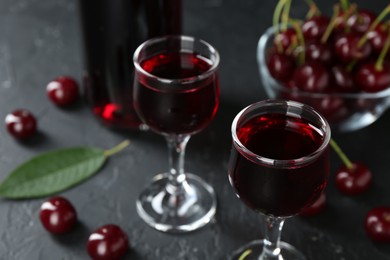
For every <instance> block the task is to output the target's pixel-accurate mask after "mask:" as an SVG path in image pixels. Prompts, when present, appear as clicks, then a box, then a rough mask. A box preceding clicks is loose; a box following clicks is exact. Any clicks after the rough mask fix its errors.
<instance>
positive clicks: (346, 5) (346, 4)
mask: <svg viewBox="0 0 390 260" xmlns="http://www.w3.org/2000/svg"><path fill="white" fill-rule="evenodd" d="M340 3H341V9H343V11H346V10H348V8H349V1H348V0H340Z"/></svg>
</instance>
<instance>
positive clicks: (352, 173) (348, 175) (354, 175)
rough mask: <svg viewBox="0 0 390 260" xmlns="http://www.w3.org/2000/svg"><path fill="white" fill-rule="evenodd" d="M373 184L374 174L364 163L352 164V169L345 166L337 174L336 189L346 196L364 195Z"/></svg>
mask: <svg viewBox="0 0 390 260" xmlns="http://www.w3.org/2000/svg"><path fill="white" fill-rule="evenodd" d="M371 183H372V173H371V171H370V169H368V167H367V166H366V165H365V164H363V163H362V162H355V163H352V168H351V169H349V168H348V167H347V166H345V165H343V166H342V167H340V168H339V169H338V171H337V172H336V187H337V188H338V189H339V190H340V191H341V192H343V193H344V194H346V195H357V194H359V193H362V192H364V191H366V190H367V189H368V188H369V187H370V186H371Z"/></svg>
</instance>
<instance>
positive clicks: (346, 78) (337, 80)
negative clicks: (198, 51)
mask: <svg viewBox="0 0 390 260" xmlns="http://www.w3.org/2000/svg"><path fill="white" fill-rule="evenodd" d="M330 71H331V77H332V80H333V82H334V86H335V87H334V90H335V91H336V92H338V93H356V92H358V91H359V88H358V87H357V84H355V82H354V80H353V76H352V73H350V72H349V71H347V69H346V68H345V67H344V66H341V65H334V66H333V67H332V68H331V70H330Z"/></svg>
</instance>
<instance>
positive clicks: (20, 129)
mask: <svg viewBox="0 0 390 260" xmlns="http://www.w3.org/2000/svg"><path fill="white" fill-rule="evenodd" d="M5 124H6V127H7V130H8V132H9V133H10V134H11V135H12V136H13V137H15V138H17V139H26V138H29V137H31V136H33V135H34V134H35V132H36V131H37V120H36V118H35V116H34V115H33V114H32V113H31V112H30V111H29V110H27V109H17V110H15V111H13V112H11V113H9V114H7V116H6V117H5Z"/></svg>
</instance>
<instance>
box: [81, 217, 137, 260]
mask: <svg viewBox="0 0 390 260" xmlns="http://www.w3.org/2000/svg"><path fill="white" fill-rule="evenodd" d="M87 249H88V253H89V255H90V256H91V257H92V258H93V259H94V260H117V259H120V258H121V257H122V256H123V255H124V254H125V253H126V252H127V250H128V249H129V241H128V238H127V235H126V233H125V232H124V231H123V230H122V229H121V228H120V227H119V226H117V225H113V224H109V225H104V226H102V227H100V228H98V229H97V230H95V231H94V232H93V233H92V234H91V235H90V236H89V239H88V244H87Z"/></svg>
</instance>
